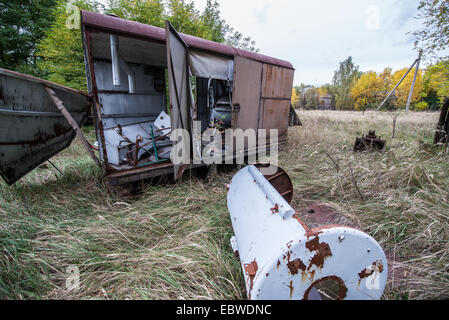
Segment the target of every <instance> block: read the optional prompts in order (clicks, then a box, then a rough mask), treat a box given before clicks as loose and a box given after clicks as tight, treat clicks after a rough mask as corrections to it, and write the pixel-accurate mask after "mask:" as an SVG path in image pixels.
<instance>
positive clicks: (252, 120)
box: [232, 56, 263, 130]
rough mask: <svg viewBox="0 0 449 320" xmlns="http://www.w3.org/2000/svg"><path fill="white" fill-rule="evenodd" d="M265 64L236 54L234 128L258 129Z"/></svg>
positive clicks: (233, 101)
mask: <svg viewBox="0 0 449 320" xmlns="http://www.w3.org/2000/svg"><path fill="white" fill-rule="evenodd" d="M262 69H263V65H262V63H260V62H257V61H254V60H250V59H246V58H242V57H240V56H235V58H234V89H233V98H232V104H233V124H232V127H233V128H234V129H237V128H239V129H242V130H246V129H255V130H257V129H258V127H259V126H258V122H259V111H260V110H259V106H260V95H261V91H260V90H261V88H260V79H261V77H262Z"/></svg>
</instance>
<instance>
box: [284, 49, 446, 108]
mask: <svg viewBox="0 0 449 320" xmlns="http://www.w3.org/2000/svg"><path fill="white" fill-rule="evenodd" d="M408 69H409V68H408V67H405V68H402V69H400V70H396V71H393V70H392V69H391V68H385V69H384V70H383V71H382V72H375V71H366V72H361V71H360V70H359V67H358V66H357V65H355V63H354V61H353V59H352V57H348V58H347V59H345V60H344V61H342V62H340V66H339V68H338V69H337V70H336V71H335V72H334V77H333V79H332V83H331V84H325V85H322V86H313V85H306V84H301V85H299V86H295V87H294V88H293V92H292V104H293V105H294V106H295V107H303V108H305V109H319V108H321V107H322V105H323V99H329V100H331V101H332V102H331V104H332V106H333V107H335V109H337V110H362V111H363V110H367V109H376V108H377V107H378V106H379V105H380V104H381V103H382V101H383V100H384V99H385V98H386V97H387V95H388V94H389V93H390V91H391V90H392V89H393V88H394V87H395V86H396V84H397V83H398V82H399V81H400V80H401V79H402V77H403V76H404V74H405V73H406V72H407V70H408ZM414 74H415V69H414V68H413V69H412V70H411V71H410V73H409V74H408V75H407V77H406V78H405V79H404V81H403V82H402V83H401V85H400V86H399V87H398V88H397V90H396V91H395V93H394V95H393V96H392V97H391V98H390V99H389V100H388V101H387V103H386V104H385V105H384V108H385V109H403V108H405V106H406V104H407V99H408V95H409V90H410V87H411V85H412V81H413V77H414ZM447 96H449V59H443V60H440V61H438V62H435V63H434V64H431V65H429V66H427V67H425V68H423V69H419V70H418V74H417V77H416V83H415V87H414V90H413V96H412V100H411V109H412V110H416V111H423V110H438V109H439V108H440V106H441V103H442V102H443V99H444V97H447Z"/></svg>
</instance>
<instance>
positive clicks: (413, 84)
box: [376, 50, 422, 111]
mask: <svg viewBox="0 0 449 320" xmlns="http://www.w3.org/2000/svg"><path fill="white" fill-rule="evenodd" d="M421 57H422V50H419V55H418V59H416V60H415V61H413V63H412V65H411V66H410V68H409V69H408V70H407V72H406V73H405V74H404V76H403V77H402V79H401V80H399V82H398V83H397V84H396V86H395V87H394V88H393V90H391V91H390V93H389V94H388V96H387V97H386V98H385V99H384V101H382V103H381V104H380V106H379V107H377V109H376V111H379V110H380V108H382V106H383V105H384V104H385V102H387V100H388V99H389V98H390V97H391V95H392V94H393V93H394V92H395V91H396V89H397V88H398V87H399V85H400V84H401V83H402V81H404V79H405V77H406V76H407V75H408V74H409V73H410V71H412V69H413V67H414V66H415V64H418V65H417V67H416V70H415V78H414V80H413V83H412V86H411V88H410V93H409V98H408V99H409V101H407V108H406V109H407V111H408V108H409V106H410V103H409V102H410V101H411V96H412V94H413V88H414V86H415V81H416V76H417V74H418V68H419V63H420V62H421Z"/></svg>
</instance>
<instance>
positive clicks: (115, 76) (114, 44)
mask: <svg viewBox="0 0 449 320" xmlns="http://www.w3.org/2000/svg"><path fill="white" fill-rule="evenodd" d="M110 41H111V60H112V82H113V84H114V86H120V85H121V79H120V68H121V69H123V71H125V72H126V74H127V75H128V86H129V93H136V74H135V73H134V71H133V70H132V69H131V68H130V67H129V66H128V64H127V63H126V62H125V61H124V60H123V59H122V58H121V57H120V53H119V43H118V36H117V35H113V34H111V35H110Z"/></svg>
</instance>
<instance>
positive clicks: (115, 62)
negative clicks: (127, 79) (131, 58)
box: [109, 34, 122, 86]
mask: <svg viewBox="0 0 449 320" xmlns="http://www.w3.org/2000/svg"><path fill="white" fill-rule="evenodd" d="M109 38H110V41H111V60H112V83H113V84H114V86H120V85H121V84H122V83H121V81H120V58H119V56H118V36H116V35H113V34H111V35H110V36H109Z"/></svg>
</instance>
